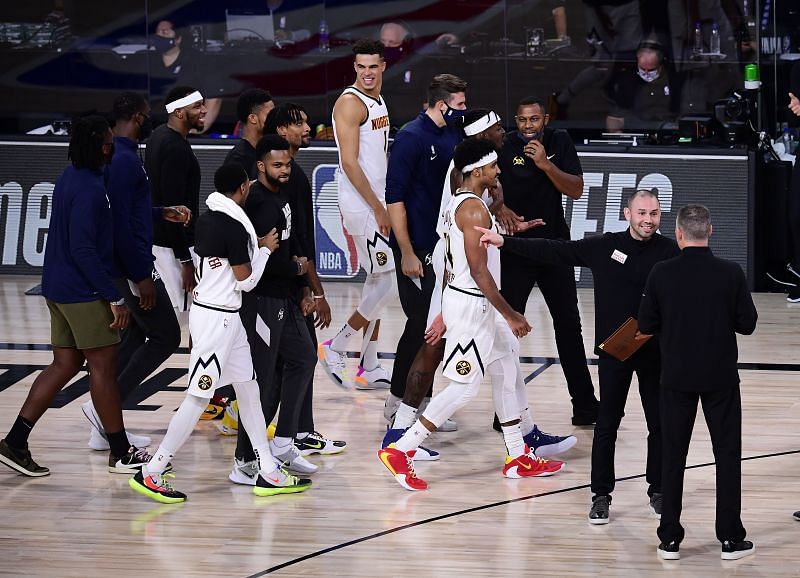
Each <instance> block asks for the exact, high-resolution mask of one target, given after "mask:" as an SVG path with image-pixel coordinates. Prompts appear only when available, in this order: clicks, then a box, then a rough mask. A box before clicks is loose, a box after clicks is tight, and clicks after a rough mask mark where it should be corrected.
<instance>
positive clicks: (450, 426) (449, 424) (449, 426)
mask: <svg viewBox="0 0 800 578" xmlns="http://www.w3.org/2000/svg"><path fill="white" fill-rule="evenodd" d="M436 431H458V424H457V423H456V421H455V420H453V419H448V420H447V421H446V422H444V423H443V424H442V425H440V426H439V427H438V428H437V429H436Z"/></svg>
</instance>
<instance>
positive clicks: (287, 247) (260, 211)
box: [244, 182, 301, 299]
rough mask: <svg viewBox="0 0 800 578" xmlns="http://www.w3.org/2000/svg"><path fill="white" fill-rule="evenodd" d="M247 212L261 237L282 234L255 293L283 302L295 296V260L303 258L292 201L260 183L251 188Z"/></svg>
mask: <svg viewBox="0 0 800 578" xmlns="http://www.w3.org/2000/svg"><path fill="white" fill-rule="evenodd" d="M244 211H245V213H247V216H248V217H250V220H251V221H252V223H253V227H254V228H255V230H256V235H258V236H259V237H263V236H264V235H266V234H267V233H268V232H269V231H271V230H272V229H273V228H275V229H277V230H278V242H279V245H278V248H277V249H276V250H275V251H274V252H273V253H272V254H271V255H270V257H269V260H268V261H267V266H266V268H265V269H264V274H263V275H262V276H261V280H260V281H259V282H258V285H256V288H255V289H254V291H255V293H257V294H259V295H268V296H270V297H277V298H280V299H286V298H289V297H291V296H293V295H294V292H295V290H296V288H297V281H298V276H297V264H296V263H295V262H294V260H293V259H292V257H293V256H294V255H298V256H299V255H300V254H301V252H300V248H299V244H298V243H297V237H296V233H295V230H294V226H293V222H294V219H293V217H292V208H291V204H290V203H289V197H287V196H286V194H285V193H284V192H283V191H282V190H281V191H278V192H277V193H273V192H272V191H270V190H269V189H268V188H266V187H265V186H264V185H262V184H261V183H260V182H255V183H253V185H252V186H251V187H250V195H249V196H248V197H247V201H246V202H245V206H244Z"/></svg>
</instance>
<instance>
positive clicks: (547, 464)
mask: <svg viewBox="0 0 800 578" xmlns="http://www.w3.org/2000/svg"><path fill="white" fill-rule="evenodd" d="M525 449H527V447H526V448H525ZM565 465H566V464H565V463H564V462H561V461H558V460H546V459H544V458H540V457H538V456H536V455H535V454H534V453H533V452H526V453H524V454H522V455H521V456H519V457H517V458H512V457H511V456H506V465H505V466H504V467H503V475H504V476H505V477H507V478H514V479H517V478H540V477H545V476H552V475H553V474H555V473H556V472H560V471H561V470H562V469H564V466H565Z"/></svg>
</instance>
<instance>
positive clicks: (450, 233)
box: [444, 191, 500, 293]
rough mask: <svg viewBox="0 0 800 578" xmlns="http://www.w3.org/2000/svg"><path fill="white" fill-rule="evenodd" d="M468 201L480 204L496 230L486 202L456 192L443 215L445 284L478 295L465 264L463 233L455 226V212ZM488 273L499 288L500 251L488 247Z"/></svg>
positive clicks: (476, 286) (466, 192) (477, 197)
mask: <svg viewBox="0 0 800 578" xmlns="http://www.w3.org/2000/svg"><path fill="white" fill-rule="evenodd" d="M468 199H477V200H479V201H480V202H481V204H482V205H483V207H484V208H485V209H486V213H487V214H488V215H489V218H490V219H491V226H490V227H489V228H490V229H492V230H495V231H496V230H497V225H496V223H495V220H494V216H493V215H492V214H491V213H490V212H489V208H488V207H487V206H486V202H485V201H484V200H483V199H481V198H480V197H479V196H477V195H475V194H474V193H472V192H468V191H458V192H456V194H455V195H452V196H451V199H450V205H449V206H448V208H447V212H446V215H445V225H446V227H447V232H446V233H445V238H444V239H445V258H446V261H447V263H446V267H447V284H448V285H451V286H453V287H454V288H458V289H467V290H470V291H476V292H478V293H480V289H478V284H477V283H475V280H474V279H473V278H472V274H471V273H470V270H469V263H468V262H467V252H466V251H465V250H464V233H463V232H462V231H461V229H459V228H458V225H457V224H456V212H457V211H458V208H459V207H460V206H461V204H462V203H463V202H464V201H466V200H468ZM487 257H488V267H489V273H491V275H492V278H494V282H495V283H496V284H497V288H498V289H499V288H500V249H498V248H497V247H495V246H489V248H488V249H487Z"/></svg>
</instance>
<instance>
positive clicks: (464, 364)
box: [456, 359, 472, 375]
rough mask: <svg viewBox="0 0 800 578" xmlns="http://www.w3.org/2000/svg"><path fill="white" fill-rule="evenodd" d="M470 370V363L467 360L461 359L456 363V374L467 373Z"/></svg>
mask: <svg viewBox="0 0 800 578" xmlns="http://www.w3.org/2000/svg"><path fill="white" fill-rule="evenodd" d="M470 371H472V365H470V363H469V361H467V360H466V359H462V360H461V361H459V362H458V363H456V372H457V373H458V375H467V374H468V373H469V372H470Z"/></svg>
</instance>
